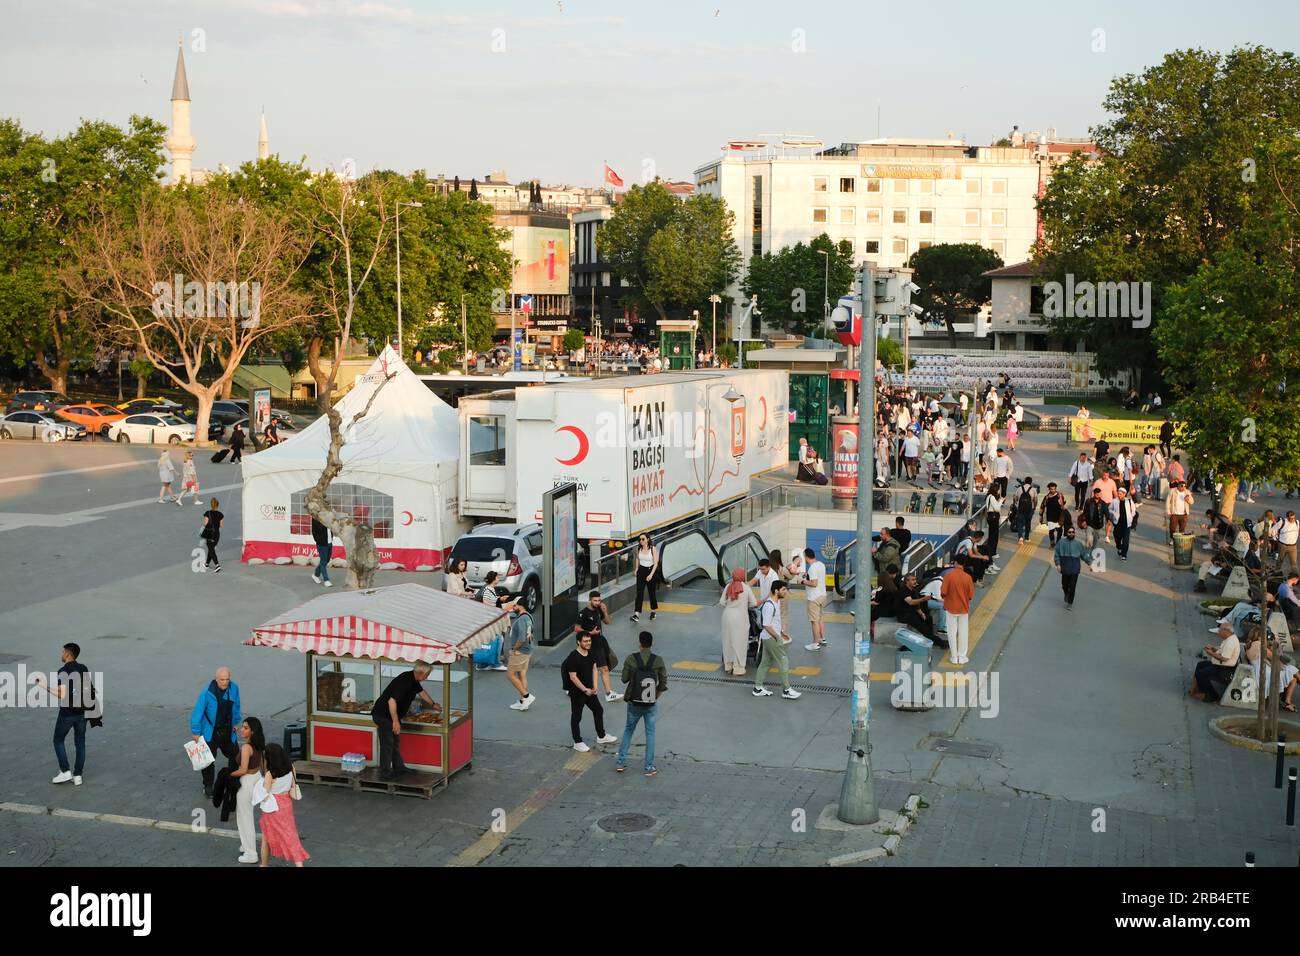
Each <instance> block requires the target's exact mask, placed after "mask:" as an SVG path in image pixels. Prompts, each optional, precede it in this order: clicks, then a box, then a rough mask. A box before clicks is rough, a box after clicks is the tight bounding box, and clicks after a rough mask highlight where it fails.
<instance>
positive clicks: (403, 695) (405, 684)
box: [370, 664, 433, 780]
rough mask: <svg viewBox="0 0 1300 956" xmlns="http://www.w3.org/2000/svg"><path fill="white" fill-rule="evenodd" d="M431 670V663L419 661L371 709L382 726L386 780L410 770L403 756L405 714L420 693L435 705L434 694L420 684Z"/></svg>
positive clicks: (381, 764)
mask: <svg viewBox="0 0 1300 956" xmlns="http://www.w3.org/2000/svg"><path fill="white" fill-rule="evenodd" d="M432 670H433V668H431V667H430V666H429V665H428V664H416V665H415V666H414V667H412V668H411V669H410V670H409V671H404V672H403V673H401V674H398V675H397V676H396V677H394V678H393V679H392V680H391V681H389V682H388V686H387V687H385V688H384V692H383V693H382V694H380V695H379V699H378V700H377V701H375V706H374V707H372V708H371V709H370V718H371V720H373V721H374V722H375V726H376V727H377V728H379V776H380V778H381V779H383V780H396V779H397V778H398V777H399V776H400V775H402V774H404V773H407V772H408V770H407V767H406V762H405V761H404V760H403V759H402V718H403V717H405V716H406V712H407V711H409V710H410V709H411V701H413V700H415V698H416V696H417V695H418V696H419V698H420V700H421V701H423V702H424V705H425V706H426V707H432V706H433V698H432V697H430V696H429V695H428V694H427V693H426V692H425V690H424V688H423V687H422V686H420V684H421V682H422V681H423V680H424V679H425V678H427V677H428V676H429V674H430V673H431V672H432Z"/></svg>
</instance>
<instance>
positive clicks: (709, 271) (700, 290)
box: [596, 179, 740, 319]
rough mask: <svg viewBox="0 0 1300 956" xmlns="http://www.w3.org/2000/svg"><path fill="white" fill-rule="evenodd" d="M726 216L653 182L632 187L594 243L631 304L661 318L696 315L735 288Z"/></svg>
mask: <svg viewBox="0 0 1300 956" xmlns="http://www.w3.org/2000/svg"><path fill="white" fill-rule="evenodd" d="M734 223H735V216H734V214H733V213H732V212H731V211H730V210H728V209H727V207H726V204H725V203H724V202H722V200H720V199H718V198H717V197H715V196H691V197H690V198H689V199H686V200H682V199H681V198H680V197H678V196H676V195H674V194H673V193H670V192H669V191H668V190H667V189H666V188H664V186H663V184H662V183H661V182H659V180H658V179H656V180H655V181H654V182H651V183H648V184H646V185H645V186H633V187H632V188H631V189H629V190H628V191H627V193H626V194H625V195H624V196H623V199H622V201H621V202H620V203H619V204H618V207H617V208H616V209H615V212H614V215H613V216H612V217H610V219H609V220H608V221H607V222H605V223H604V224H603V225H602V226H601V227H600V232H599V233H598V234H597V238H596V242H597V244H598V245H599V247H600V252H601V255H602V256H603V257H604V259H605V261H606V262H608V263H609V268H610V272H611V273H612V274H613V275H614V276H615V277H616V278H619V279H622V280H624V281H626V282H627V283H628V284H629V285H630V286H631V289H630V290H629V293H628V295H626V296H625V298H626V299H627V300H628V301H629V303H631V304H635V305H639V306H644V307H648V308H652V309H654V310H655V312H656V313H657V314H658V316H659V317H660V318H661V319H664V318H667V317H668V314H669V312H683V311H688V310H690V309H692V308H698V307H699V305H700V303H701V302H704V301H706V300H707V299H708V297H709V296H710V295H712V294H714V293H719V294H720V293H721V292H722V291H723V290H724V289H725V288H726V287H727V286H728V285H730V284H731V283H732V282H734V281H735V279H736V275H737V274H738V272H739V268H740V250H739V249H738V248H736V244H735V242H734V241H733V239H732V227H733V225H734Z"/></svg>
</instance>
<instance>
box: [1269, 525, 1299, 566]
mask: <svg viewBox="0 0 1300 956" xmlns="http://www.w3.org/2000/svg"><path fill="white" fill-rule="evenodd" d="M1273 534H1274V536H1275V537H1276V538H1277V543H1278V552H1277V568H1278V570H1279V571H1281V570H1282V569H1283V568H1284V567H1286V563H1287V562H1288V561H1289V562H1291V570H1292V571H1295V570H1297V569H1300V565H1297V564H1296V542H1297V541H1300V521H1297V520H1296V516H1295V512H1294V511H1288V512H1287V513H1286V517H1285V518H1283V519H1282V520H1281V521H1279V522H1278V523H1277V524H1275V525H1273Z"/></svg>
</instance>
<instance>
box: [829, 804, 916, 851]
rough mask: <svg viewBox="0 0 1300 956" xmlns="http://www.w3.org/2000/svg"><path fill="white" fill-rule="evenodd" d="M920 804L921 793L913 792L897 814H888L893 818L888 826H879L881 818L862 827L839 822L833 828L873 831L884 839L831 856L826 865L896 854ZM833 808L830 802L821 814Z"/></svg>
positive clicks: (833, 805)
mask: <svg viewBox="0 0 1300 956" xmlns="http://www.w3.org/2000/svg"><path fill="white" fill-rule="evenodd" d="M921 806H922V804H921V795H920V794H917V793H914V794H912V795H911V796H910V797H908V798H907V801H906V802H905V803H904V804H903V809H902V810H900V811H899V812H898V813H897V814H892V813H890V814H888V815H889V816H890V817H894V818H895V821H894V822H893V823H892V824H889V825H888V828H885V827H882V826H881V822H883V819H882V821H881V822H877V823H873V824H868V825H866V826H862V827H849V826H848V825H847V824H841V825H840V826H839V827H835V829H841V828H843V829H846V830H848V829H853V830H866V831H869V832H874V833H876V834H878V835H880V836H884V837H885V840H884V842H883V843H882V844H880V845H879V846H873V847H871V848H869V849H866V850H856V851H854V852H852V853H842V854H840V855H839V856H833V857H831V858H830V859H828V860H827V861H826V865H827V866H852V865H853V864H855V863H866V862H867V861H869V860H879V859H881V858H882V857H886V856H896V855H897V853H898V847H899V844H901V843H902V842H903V837H904V835H906V833H907V831H908V830H910V829H911V828H912V824H914V823H915V822H916V817H917V814H918V813H919V812H920V809H921ZM834 810H835V804H831V805H830V806H828V807H827V808H826V809H825V810H823V811H822V816H823V817H825V816H827V815H828V814H831V813H833V812H834ZM884 816H885V814H882V818H883V817H884Z"/></svg>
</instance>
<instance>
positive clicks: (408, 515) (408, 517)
mask: <svg viewBox="0 0 1300 956" xmlns="http://www.w3.org/2000/svg"><path fill="white" fill-rule="evenodd" d="M402 514H404V515H406V520H405V521H403V522H402V524H403V525H408V524H410V523H411V522H412V521H414V520H415V515H413V514H411V513H410V512H409V511H403V512H402Z"/></svg>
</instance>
